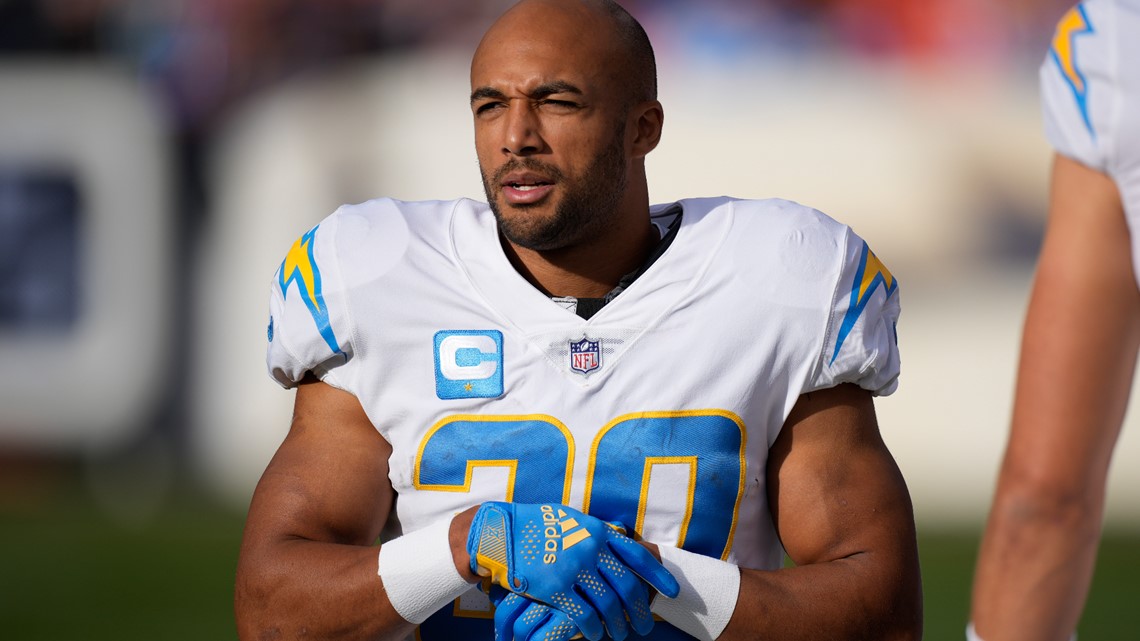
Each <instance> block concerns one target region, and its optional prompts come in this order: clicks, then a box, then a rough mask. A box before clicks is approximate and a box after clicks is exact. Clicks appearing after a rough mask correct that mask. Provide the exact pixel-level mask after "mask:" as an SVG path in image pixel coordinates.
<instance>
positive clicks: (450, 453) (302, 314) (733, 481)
mask: <svg viewBox="0 0 1140 641" xmlns="http://www.w3.org/2000/svg"><path fill="white" fill-rule="evenodd" d="M652 214H653V216H654V217H655V220H657V221H658V222H662V223H665V224H667V223H668V221H669V220H671V219H672V218H673V217H676V216H678V215H680V216H681V222H680V228H679V230H678V232H677V235H676V237H675V239H674V241H673V242H672V244H671V245H670V246H669V247H668V249H667V250H666V251H665V253H664V254H663V255H662V256H661V257H660V258H659V259H658V260H657V261H656V262H654V263H653V264H652V266H650V267H649V269H648V270H647V271H646V272H645V273H644V274H642V275H641V276H640V277H639V278H638V279H637V280H636V281H634V282H633V283H632V284H631V285H630V286H629V287H628V288H627V289H625V290H624V291H623V292H622V293H621V294H620V295H618V296H617V297H616V298H615V299H614V300H613V301H612V302H610V303H609V304H607V305H606V306H605V307H603V308H602V309H601V311H599V312H598V313H597V314H595V315H594V316H593V317H592V318H591V319H590V320H588V321H587V320H583V319H582V318H580V317H579V316H577V315H575V314H573V313H572V312H569V311H567V310H566V309H565V308H564V306H563V305H560V304H558V302H556V301H553V300H551V299H550V298H549V297H547V296H545V295H544V294H542V293H541V292H540V291H539V290H537V289H536V288H535V287H533V286H532V285H531V284H530V283H528V282H527V281H526V280H525V279H524V278H523V277H522V276H521V275H519V274H518V272H516V271H515V270H514V268H513V267H512V266H511V264H510V262H509V261H508V259H507V257H506V255H505V254H504V252H503V250H502V247H501V245H500V243H499V237H498V232H497V229H496V224H495V219H494V216H493V214H492V213H491V211H490V209H489V208H488V207H487V205H486V204H484V203H479V202H475V201H471V200H456V201H450V202H416V203H412V202H398V201H394V200H387V199H381V200H374V201H370V202H367V203H364V204H360V205H354V206H345V207H342V208H340V209H339V210H337V212H336V213H334V214H333V215H332V216H330V217H329V218H327V219H325V220H324V221H323V222H322V223H320V224H319V225H318V226H316V227H314V228H313V229H312V230H311V231H309V232H308V233H306V234H305V235H304V236H302V237H301V238H300V239H299V240H298V241H297V243H296V244H294V245H293V248H292V249H291V250H290V251H289V253H288V256H287V257H286V258H285V260H284V262H283V263H282V265H281V268H280V270H279V271H278V273H277V274H276V276H275V278H274V281H273V288H272V295H271V301H270V309H271V317H270V325H269V350H268V365H269V371H270V373H271V375H272V376H273V378H275V379H276V380H277V381H278V382H280V383H281V384H282V385H284V386H285V387H290V386H293V385H295V384H296V383H297V382H298V381H300V380H301V378H302V377H303V376H304V375H305V373H306V372H307V371H312V372H314V373H315V374H316V375H318V376H319V377H320V378H322V379H323V380H324V381H325V382H327V383H329V384H331V385H333V386H335V387H338V388H340V389H343V390H346V391H348V392H351V393H352V394H354V395H355V396H356V397H357V398H358V399H360V402H361V404H362V405H363V407H364V410H365V411H366V412H367V414H368V416H369V418H370V419H371V420H372V422H373V424H374V425H375V426H376V429H377V430H378V431H379V432H380V433H381V434H382V435H383V436H384V438H385V439H387V440H388V442H389V443H391V445H392V449H393V452H392V457H391V460H390V472H389V476H390V478H391V482H392V486H393V487H394V488H395V490H396V492H397V493H398V500H397V502H396V508H395V510H396V516H397V518H398V520H399V523H400V525H401V527H402V529H403V531H404V532H410V531H414V530H417V529H419V528H422V527H424V526H425V525H427V524H429V523H431V522H433V521H436V520H438V519H440V518H444V517H447V516H449V515H451V514H453V513H455V512H459V511H461V510H463V509H466V508H467V507H470V506H472V505H475V504H477V503H480V502H483V501H489V500H500V501H501V500H505V501H517V502H520V503H539V502H557V503H564V504H567V505H570V506H573V507H575V508H578V509H581V510H583V511H586V512H588V513H590V514H593V515H595V516H598V517H600V518H602V519H605V520H608V521H619V522H621V523H624V524H626V525H627V526H629V527H632V528H634V529H635V530H636V531H637V532H639V533H641V534H642V536H644V537H645V538H646V539H648V540H650V541H653V542H656V543H660V544H665V545H676V546H680V547H682V548H684V549H686V550H689V551H692V552H698V553H701V554H706V555H708V556H712V557H716V558H719V559H724V560H727V561H730V562H732V563H735V564H738V565H740V566H743V567H748V568H764V569H775V568H779V567H781V565H782V561H783V549H782V547H781V545H780V541H779V539H778V538H777V535H776V532H775V529H774V527H773V524H772V518H771V514H770V512H769V506H768V493H767V489H766V481H765V480H766V465H767V459H768V449H769V447H770V446H771V445H772V443H773V441H775V439H776V437H777V435H778V434H779V432H780V428H781V426H782V425H783V424H784V420H785V418H786V417H787V416H788V413H789V412H790V410H791V409H792V406H793V405H794V404H795V403H796V400H797V399H798V398H799V397H800V395H801V394H804V393H805V392H810V391H813V390H817V389H822V388H828V387H833V386H835V385H838V384H840V383H844V382H850V383H855V384H857V385H860V386H862V387H864V388H866V389H868V390H870V391H872V392H874V393H875V394H889V393H891V392H892V391H894V389H895V387H896V385H897V379H898V375H899V355H898V350H897V346H896V336H895V325H896V321H897V318H898V314H899V293H898V284H897V282H896V280H895V279H894V277H893V276H892V275H891V274H890V272H889V271H888V270H887V269H886V268H885V267H884V266H883V264H882V263H881V262H879V259H878V258H876V256H875V254H873V253H872V252H871V251H870V249H869V248H868V246H867V244H866V243H865V242H864V241H863V240H862V239H861V238H859V237H858V236H856V235H855V234H854V233H853V232H852V231H851V230H850V229H849V228H847V227H845V226H843V225H840V224H839V223H837V222H835V221H833V220H832V219H830V218H828V217H827V216H825V215H823V214H821V213H819V212H818V211H815V210H812V209H809V208H806V207H803V206H800V205H797V204H795V203H792V202H788V201H782V200H765V201H747V200H735V199H730V198H710V199H696V200H684V201H681V202H679V203H674V204H670V205H661V206H655V207H653V209H652ZM489 617H490V613H489V606H488V603H487V599H486V598H485V597H484V596H483V595H482V593H481V592H479V591H478V590H477V589H475V590H472V592H470V593H469V594H468V595H466V596H464V597H461V598H460V599H458V600H457V601H456V603H455V605H454V606H453V607H448V608H445V609H443V610H441V611H440V612H439V613H437V614H436V615H435V616H433V617H432V618H431V619H429V620H428V621H427V622H425V623H424V624H423V625H422V626H421V627H420V629H419V636H420V638H422V639H423V640H424V641H430V640H432V639H456V638H471V639H492V638H493V633H492V630H491V625H490V620H489ZM653 638H655V639H667V638H687V637H685V636H684V635H683V634H682V633H680V632H679V631H677V630H676V629H675V628H673V627H672V626H670V625H668V624H666V623H664V622H659V623H658V624H657V626H656V627H655V629H654V632H653Z"/></svg>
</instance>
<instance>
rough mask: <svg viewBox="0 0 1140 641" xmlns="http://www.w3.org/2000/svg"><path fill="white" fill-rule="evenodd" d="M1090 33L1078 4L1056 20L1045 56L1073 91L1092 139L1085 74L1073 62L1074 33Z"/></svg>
mask: <svg viewBox="0 0 1140 641" xmlns="http://www.w3.org/2000/svg"><path fill="white" fill-rule="evenodd" d="M1090 33H1094V29H1093V26H1092V23H1091V22H1089V16H1088V14H1087V13H1085V8H1084V6H1083V5H1079V4H1078V5H1077V6H1075V7H1073V8H1072V9H1070V10H1069V12H1068V13H1066V14H1065V15H1064V17H1062V18H1061V21H1060V22H1058V23H1057V31H1056V33H1054V34H1053V46H1052V47H1050V49H1049V57H1050V58H1052V59H1053V62H1054V63H1056V65H1057V68H1058V69H1059V70H1060V71H1061V77H1062V78H1064V79H1065V82H1066V83H1068V85H1069V89H1071V90H1072V91H1073V97H1074V98H1075V99H1076V101H1077V108H1079V109H1080V110H1081V118H1083V119H1084V121H1085V127H1087V128H1088V130H1089V134H1091V135H1092V136H1093V138H1096V132H1095V131H1093V126H1092V120H1091V119H1090V118H1089V86H1088V82H1087V81H1086V80H1085V75H1084V74H1083V73H1081V68H1080V65H1079V64H1078V63H1077V48H1076V44H1075V41H1076V39H1077V36H1081V35H1085V34H1090Z"/></svg>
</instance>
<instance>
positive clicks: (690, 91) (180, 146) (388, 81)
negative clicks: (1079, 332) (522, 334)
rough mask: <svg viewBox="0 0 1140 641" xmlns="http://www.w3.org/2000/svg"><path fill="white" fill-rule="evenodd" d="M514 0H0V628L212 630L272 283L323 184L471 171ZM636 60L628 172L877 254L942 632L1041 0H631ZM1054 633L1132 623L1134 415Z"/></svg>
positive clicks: (963, 611) (74, 635)
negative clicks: (473, 92)
mask: <svg viewBox="0 0 1140 641" xmlns="http://www.w3.org/2000/svg"><path fill="white" fill-rule="evenodd" d="M510 4H511V1H510V0H433V1H430V2H426V1H424V0H0V631H2V632H0V636H2V637H3V638H5V639H12V640H13V641H22V640H33V639H34V640H40V639H116V640H121V639H197V640H200V639H232V638H235V637H236V635H235V632H234V628H233V614H232V605H231V604H232V583H233V571H234V566H235V562H236V557H237V549H238V542H239V539H240V534H241V527H242V521H243V518H244V512H245V509H246V506H247V505H248V501H249V497H250V493H251V491H252V488H253V485H254V484H255V483H256V480H257V478H258V476H259V475H260V473H261V471H262V470H263V469H264V466H265V464H266V463H267V462H268V460H269V457H270V456H271V455H272V452H273V451H274V449H275V448H276V446H277V444H278V443H279V442H280V440H281V439H282V438H283V437H284V434H285V431H286V429H287V426H288V421H289V414H290V409H291V405H292V393H290V392H285V391H282V390H281V389H279V388H278V387H277V386H276V385H275V384H274V383H273V382H272V381H271V380H270V379H269V377H268V376H267V375H266V373H265V366H264V341H265V321H266V314H267V312H266V302H267V297H268V283H269V279H270V277H271V275H272V273H273V271H274V269H275V268H276V266H277V265H278V264H279V262H280V260H281V257H282V256H283V255H284V252H285V251H286V250H287V249H288V247H289V246H290V244H291V243H292V241H293V240H294V239H295V238H297V237H298V236H299V235H300V234H301V233H303V232H304V231H306V230H307V229H308V228H309V227H311V226H312V225H313V224H315V223H316V222H318V221H319V220H320V219H321V218H323V217H324V216H325V215H327V214H329V213H331V212H332V211H333V209H335V208H336V206H337V205H339V204H341V203H345V202H358V201H362V200H366V199H368V198H372V197H376V196H381V195H384V196H392V197H396V198H401V199H448V198H454V197H459V196H470V197H475V198H480V199H481V198H482V190H481V187H480V183H479V179H478V173H477V166H476V161H475V154H474V151H473V149H472V135H471V125H470V114H469V111H468V107H467V94H468V92H469V87H468V81H467V66H468V63H469V60H470V54H471V52H472V50H473V48H474V46H475V44H476V43H477V42H478V39H479V37H480V35H481V34H482V32H483V30H484V29H485V28H486V26H488V25H489V24H490V22H491V21H492V20H493V19H494V17H495V16H497V15H498V14H499V13H500V12H501V11H502V10H504V9H505V8H506V7H507V6H509V5H510ZM624 4H625V6H626V7H627V8H628V9H629V10H630V11H631V13H633V14H634V15H635V16H636V17H638V18H639V19H640V20H641V21H642V23H643V24H644V25H645V27H646V30H647V31H648V32H649V34H650V37H651V38H652V40H653V42H654V44H655V47H656V50H657V53H658V63H659V68H660V85H661V100H662V102H663V103H664V105H665V109H666V116H667V117H666V128H665V136H664V139H663V142H662V144H661V146H660V147H659V148H658V149H657V150H656V151H655V152H654V153H653V154H652V155H651V156H650V158H649V172H650V190H651V195H652V199H653V200H654V201H655V202H664V201H668V200H672V199H676V198H681V197H691V196H714V195H721V194H730V195H735V196H741V197H757V198H759V197H770V196H778V197H783V198H790V199H793V200H797V201H800V202H803V203H805V204H809V205H812V206H814V207H816V208H819V209H821V210H823V211H825V212H827V213H829V214H831V215H832V216H834V217H836V218H839V219H840V220H842V221H844V222H846V223H848V224H850V225H852V226H853V227H854V228H855V229H856V231H858V232H859V233H860V234H861V235H863V236H864V237H865V238H867V239H868V240H869V241H870V243H871V245H872V247H873V248H874V249H875V250H876V253H877V254H878V255H879V256H880V257H881V258H882V259H883V260H884V261H885V262H886V263H887V265H889V266H890V267H891V269H892V271H893V272H894V274H895V275H896V277H898V278H899V280H900V281H901V283H902V292H903V294H902V295H903V299H904V307H903V317H902V320H901V322H900V326H899V334H900V343H901V345H902V353H903V358H904V367H903V377H902V381H901V387H900V389H899V392H898V393H897V394H896V395H894V396H891V397H888V398H884V399H881V400H880V401H879V402H878V405H877V407H878V410H879V415H880V422H881V424H882V429H883V432H884V436H885V438H886V440H887V441H888V444H889V445H890V446H891V448H892V450H893V451H894V452H895V454H896V457H897V459H898V461H899V465H900V467H901V468H902V470H903V472H904V474H905V475H906V478H907V481H908V483H909V485H910V489H911V492H912V495H913V498H914V502H915V508H916V513H917V517H918V520H919V530H920V545H921V552H922V561H923V570H924V583H925V592H926V618H927V634H926V638H927V639H961V638H962V631H963V629H964V626H965V623H966V616H967V612H968V600H969V584H970V580H971V576H972V572H973V562H974V555H975V551H976V545H977V540H978V536H979V533H980V529H981V526H982V522H983V520H984V517H985V514H986V511H987V509H988V506H989V500H990V492H991V490H992V487H993V481H994V478H995V472H996V469H997V465H998V462H999V460H1000V456H1001V453H1002V448H1003V446H1004V443H1005V437H1006V430H1007V420H1008V416H1009V411H1010V398H1011V392H1012V385H1013V377H1014V371H1015V363H1016V358H1017V349H1018V336H1019V331H1020V325H1021V320H1022V316H1023V313H1024V308H1025V302H1026V298H1027V294H1028V285H1029V281H1030V278H1031V276H1032V269H1033V265H1034V261H1035V256H1036V252H1037V249H1038V246H1039V243H1040V239H1041V234H1042V229H1043V226H1044V217H1045V211H1044V207H1045V196H1046V179H1047V172H1048V167H1049V155H1050V150H1049V148H1048V146H1047V144H1046V142H1045V140H1044V138H1043V135H1042V133H1041V118H1040V112H1039V108H1038V99H1037V85H1036V79H1037V67H1038V65H1039V64H1040V61H1041V60H1042V59H1043V56H1044V52H1045V51H1046V49H1047V45H1048V41H1049V38H1050V37H1051V34H1052V29H1053V25H1054V24H1055V23H1056V21H1057V19H1058V18H1059V17H1060V15H1061V14H1062V13H1063V12H1064V10H1065V9H1066V8H1067V7H1068V0H1009V1H1007V2H1002V3H995V2H990V1H988V0H924V1H923V2H914V1H913V0H810V1H806V0H765V1H760V0H756V1H747V2H746V1H744V0H704V1H702V2H699V3H697V2H681V1H679V0H636V1H635V0H626V1H625V2H624ZM1136 422H1138V419H1137V418H1135V417H1132V416H1130V417H1129V418H1128V424H1127V425H1126V426H1125V430H1124V435H1123V437H1122V441H1121V443H1120V445H1119V447H1118V450H1117V454H1116V458H1115V462H1114V466H1113V469H1112V474H1111V479H1110V488H1109V502H1108V516H1107V524H1106V526H1107V530H1106V536H1105V541H1104V545H1103V547H1102V553H1101V557H1100V562H1099V566H1098V570H1097V575H1096V579H1095V582H1094V587H1093V593H1092V597H1091V599H1090V605H1089V606H1088V608H1087V609H1086V614H1085V617H1084V620H1083V621H1082V624H1081V628H1080V632H1081V638H1082V639H1123V638H1140V621H1137V620H1136V619H1135V617H1131V618H1130V617H1127V616H1121V611H1122V608H1126V607H1128V606H1130V605H1133V604H1134V603H1135V602H1136V601H1137V599H1138V598H1140V581H1134V580H1131V579H1134V578H1135V577H1136V576H1137V575H1138V574H1140V545H1137V544H1138V543H1140V501H1138V499H1140V426H1137V425H1135V423H1136Z"/></svg>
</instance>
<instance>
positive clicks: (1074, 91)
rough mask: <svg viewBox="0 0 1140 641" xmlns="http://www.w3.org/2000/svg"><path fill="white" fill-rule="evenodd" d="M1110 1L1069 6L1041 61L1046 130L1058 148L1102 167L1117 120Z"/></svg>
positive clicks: (1090, 165)
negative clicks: (1070, 7) (1047, 51)
mask: <svg viewBox="0 0 1140 641" xmlns="http://www.w3.org/2000/svg"><path fill="white" fill-rule="evenodd" d="M1115 12H1116V11H1115V6H1114V4H1113V2H1112V1H1108V2H1101V1H1097V0H1093V1H1090V2H1084V3H1081V4H1078V5H1076V6H1074V7H1073V8H1072V9H1070V10H1069V11H1068V12H1067V13H1066V14H1065V15H1064V16H1063V17H1062V18H1061V20H1060V21H1059V22H1058V23H1057V28H1056V31H1055V32H1054V34H1053V40H1052V42H1051V45H1050V47H1049V53H1048V54H1046V56H1045V60H1044V62H1042V64H1041V69H1040V72H1039V75H1040V82H1041V101H1042V109H1043V112H1044V118H1045V135H1046V137H1047V138H1048V139H1049V142H1050V144H1052V145H1053V148H1054V149H1056V150H1057V152H1058V153H1061V154H1062V155H1065V156H1068V157H1070V158H1072V159H1074V160H1077V161H1079V162H1080V163H1082V164H1084V165H1087V166H1089V167H1092V168H1093V169H1096V170H1098V171H1101V172H1107V170H1108V165H1109V162H1110V159H1111V155H1112V144H1113V140H1114V138H1115V135H1114V134H1115V129H1116V127H1117V123H1118V121H1119V117H1120V114H1119V113H1118V105H1117V100H1118V98H1117V93H1116V91H1115V90H1114V89H1113V86H1114V85H1115V76H1116V71H1117V69H1116V67H1117V61H1116V60H1115V55H1114V53H1113V51H1112V46H1113V42H1114V41H1115V39H1116V38H1115V33H1114V26H1113V14H1114V13H1115Z"/></svg>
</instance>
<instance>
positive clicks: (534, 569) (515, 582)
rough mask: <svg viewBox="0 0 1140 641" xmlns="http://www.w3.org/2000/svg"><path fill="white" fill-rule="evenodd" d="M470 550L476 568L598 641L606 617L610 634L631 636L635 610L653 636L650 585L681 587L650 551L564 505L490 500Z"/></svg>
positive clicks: (637, 622) (474, 526)
mask: <svg viewBox="0 0 1140 641" xmlns="http://www.w3.org/2000/svg"><path fill="white" fill-rule="evenodd" d="M467 552H468V554H470V555H471V570H472V571H474V572H475V573H477V574H479V575H480V576H490V577H491V579H492V581H494V582H495V583H498V584H499V585H501V586H502V587H504V588H506V589H508V590H510V591H512V592H516V593H518V594H521V595H524V596H528V597H530V598H531V599H533V600H535V601H539V602H541V603H544V604H546V605H549V606H551V607H553V608H554V609H557V610H561V611H562V612H564V613H565V614H566V615H567V616H568V617H569V618H570V620H571V621H573V623H574V625H576V626H577V627H578V629H579V630H581V631H582V634H583V635H585V636H586V638H588V639H590V640H591V641H597V640H598V639H600V638H601V637H602V633H603V623H602V622H603V621H605V627H606V628H608V629H609V631H610V636H612V637H613V638H614V639H616V640H617V641H621V640H622V639H624V638H625V636H626V634H627V633H628V628H627V625H626V615H627V614H628V615H629V622H630V624H631V625H632V627H633V629H634V630H635V631H636V632H637V633H638V634H642V635H644V634H648V633H649V631H650V630H651V629H652V628H653V615H652V614H650V612H649V593H648V590H647V589H646V585H645V584H646V583H648V584H649V585H652V586H653V587H654V588H656V589H657V591H658V592H661V593H662V594H664V595H665V596H668V597H670V598H673V597H675V596H677V593H678V592H679V591H680V588H679V586H678V585H677V580H676V579H674V578H673V575H671V574H669V571H668V570H666V569H665V568H664V567H662V565H661V563H659V562H658V561H657V559H655V558H653V555H652V554H650V553H649V551H648V550H646V549H645V548H643V547H642V546H641V545H639V544H638V543H637V542H635V541H634V540H633V539H631V538H629V537H627V536H625V535H624V534H622V533H621V532H620V531H618V530H617V529H616V528H615V527H614V526H611V525H610V524H608V523H606V522H605V521H602V520H601V519H598V518H596V517H593V516H589V515H587V514H583V513H582V512H579V511H578V510H575V509H573V508H570V507H566V506H564V505H557V504H542V505H529V504H520V503H500V502H488V503H484V504H483V505H482V506H480V507H479V510H478V511H476V513H475V518H474V520H473V521H472V522H471V533H470V534H469V535H468V537H467ZM638 577H641V578H640V579H639V578H638ZM642 580H644V583H643V582H642ZM504 616H505V615H504ZM496 628H498V626H497V625H496ZM501 632H504V633H506V632H508V631H507V630H501Z"/></svg>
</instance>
